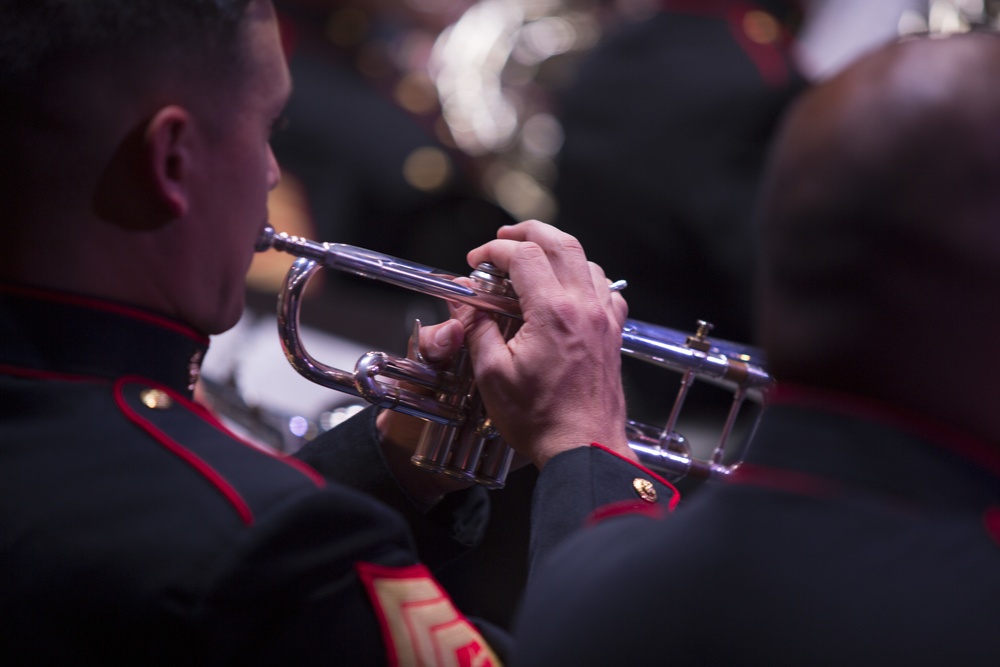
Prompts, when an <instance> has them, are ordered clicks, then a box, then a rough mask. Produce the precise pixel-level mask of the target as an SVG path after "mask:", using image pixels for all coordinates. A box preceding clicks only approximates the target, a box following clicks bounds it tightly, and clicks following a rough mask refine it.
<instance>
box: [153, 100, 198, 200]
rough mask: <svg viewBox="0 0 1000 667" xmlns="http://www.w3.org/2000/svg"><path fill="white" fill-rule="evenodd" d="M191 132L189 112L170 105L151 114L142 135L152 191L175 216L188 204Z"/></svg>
mask: <svg viewBox="0 0 1000 667" xmlns="http://www.w3.org/2000/svg"><path fill="white" fill-rule="evenodd" d="M191 132H192V125H191V115H190V114H189V113H188V112H187V110H185V109H184V108H183V107H179V106H175V105H172V106H166V107H163V108H162V109H160V110H159V111H157V112H156V114H154V115H153V117H152V118H151V119H150V120H149V122H148V123H147V124H146V132H145V136H144V137H143V139H144V141H143V144H144V149H145V155H144V159H145V161H146V165H145V166H146V168H147V173H148V174H149V177H150V178H151V183H150V185H151V186H152V188H153V194H154V195H155V196H156V198H157V199H158V200H159V202H160V203H161V204H162V205H163V206H164V207H165V208H166V211H167V212H169V214H170V215H171V217H175V218H176V217H180V216H183V215H185V214H187V212H188V207H189V205H190V192H189V189H188V186H189V183H188V179H189V177H190V169H191V165H192V155H191V149H192V147H191V144H190V141H191V138H192V134H191Z"/></svg>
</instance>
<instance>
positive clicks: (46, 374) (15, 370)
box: [0, 364, 111, 384]
mask: <svg viewBox="0 0 1000 667" xmlns="http://www.w3.org/2000/svg"><path fill="white" fill-rule="evenodd" d="M0 375H10V376H13V377H20V378H29V379H32V380H62V381H65V382H93V383H95V384H110V383H111V381H110V380H108V379H107V378H102V377H94V376H90V375H75V374H72V373H56V372H53V371H45V370H39V369H36V368H22V367H21V366H11V365H8V364H0Z"/></svg>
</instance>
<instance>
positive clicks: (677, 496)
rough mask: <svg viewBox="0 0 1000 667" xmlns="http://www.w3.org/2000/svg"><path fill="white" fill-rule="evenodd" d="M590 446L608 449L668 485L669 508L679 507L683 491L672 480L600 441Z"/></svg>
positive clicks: (609, 452) (613, 454) (610, 452)
mask: <svg viewBox="0 0 1000 667" xmlns="http://www.w3.org/2000/svg"><path fill="white" fill-rule="evenodd" d="M590 446H591V447H597V448H598V449H602V450H604V451H606V452H607V453H608V454H611V455H612V456H617V457H618V458H620V459H621V460H622V461H625V462H626V463H629V464H631V465H634V466H635V467H636V468H638V469H639V470H642V471H643V472H644V473H645V474H647V475H649V476H650V477H653V478H655V479H656V481H658V482H660V483H661V484H664V485H666V486H667V487H669V489H670V490H671V492H672V495H671V496H670V501H669V502H668V503H667V509H669V510H670V511H671V512H673V511H674V508H675V507H677V503H679V502H680V501H681V493H680V491H678V490H677V487H676V486H674V485H673V484H671V483H670V482H668V481H667V480H665V479H664V478H662V477H660V476H659V475H657V474H656V473H655V472H653V471H652V470H650V469H649V468H647V467H646V466H643V465H640V464H638V463H636V462H635V461H633V460H632V459H628V458H625V457H624V456H622V455H621V454H619V453H618V452H615V451H612V450H610V449H608V448H607V447H605V446H604V445H602V444H601V443H599V442H592V443H590Z"/></svg>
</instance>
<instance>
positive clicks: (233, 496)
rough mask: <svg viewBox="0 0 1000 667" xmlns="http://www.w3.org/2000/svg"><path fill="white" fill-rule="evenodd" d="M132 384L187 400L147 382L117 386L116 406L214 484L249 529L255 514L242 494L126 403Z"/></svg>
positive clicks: (120, 382) (121, 381)
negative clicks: (126, 386) (126, 389)
mask: <svg viewBox="0 0 1000 667" xmlns="http://www.w3.org/2000/svg"><path fill="white" fill-rule="evenodd" d="M129 382H132V383H136V384H143V385H147V386H152V387H155V388H157V389H159V390H161V391H164V392H166V393H167V395H169V396H170V397H171V398H172V399H174V400H177V401H179V402H181V403H184V402H185V401H184V399H183V397H182V396H180V395H179V394H178V393H177V392H175V391H173V390H171V389H170V388H169V387H164V386H162V385H157V384H154V383H152V382H150V381H148V380H145V379H143V378H136V377H122V378H119V379H118V381H117V382H115V389H114V391H115V402H116V403H118V408H119V409H120V410H121V411H122V413H123V414H124V415H125V416H126V417H127V418H128V419H129V421H131V422H132V423H133V424H135V425H136V426H138V427H139V428H141V429H142V430H144V431H145V432H146V433H148V434H149V435H151V436H152V437H153V438H154V439H155V440H156V441H157V442H159V443H160V444H161V445H163V446H164V447H165V448H166V449H167V450H169V451H170V452H171V453H173V454H176V455H177V456H178V457H179V458H181V459H182V460H184V461H185V462H186V463H188V464H189V465H190V466H191V467H192V468H194V469H195V470H196V471H198V473H199V474H201V476H202V477H204V478H205V479H207V480H208V481H209V482H211V484H212V485H213V486H214V487H215V488H216V489H218V490H219V492H220V493H221V494H222V495H223V496H224V497H225V498H226V499H227V500H228V501H229V502H230V504H231V505H232V506H233V507H234V508H235V509H236V512H237V513H238V514H239V515H240V519H242V520H243V523H244V524H246V525H248V526H250V525H253V512H251V511H250V506H249V505H247V503H246V501H245V500H243V497H242V496H240V494H239V492H238V491H236V489H234V488H233V486H232V485H231V484H230V483H229V482H228V481H226V479H225V478H224V477H223V476H222V475H220V474H219V473H218V472H217V471H216V470H215V468H213V467H212V466H210V465H209V464H208V463H206V462H205V461H203V460H202V459H201V458H200V457H199V456H198V455H197V454H195V453H194V452H192V451H191V450H189V449H187V448H186V447H184V445H182V444H180V443H179V442H177V441H176V440H174V439H173V438H171V437H169V436H168V435H167V434H166V433H164V432H163V431H160V430H159V429H156V428H154V427H153V425H152V424H150V423H149V422H148V421H146V420H145V419H143V418H142V417H141V416H140V415H139V414H138V413H137V412H136V411H135V410H133V409H132V406H130V405H129V404H128V401H127V400H125V384H126V383H129Z"/></svg>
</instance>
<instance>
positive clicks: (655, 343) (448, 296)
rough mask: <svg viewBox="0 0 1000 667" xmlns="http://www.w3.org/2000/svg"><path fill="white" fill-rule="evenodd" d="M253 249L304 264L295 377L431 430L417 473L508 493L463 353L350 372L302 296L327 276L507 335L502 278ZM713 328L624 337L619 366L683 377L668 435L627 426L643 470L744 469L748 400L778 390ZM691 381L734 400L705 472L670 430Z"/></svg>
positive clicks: (310, 244)
mask: <svg viewBox="0 0 1000 667" xmlns="http://www.w3.org/2000/svg"><path fill="white" fill-rule="evenodd" d="M256 249H257V250H258V251H265V250H268V249H275V250H278V251H281V252H285V253H288V254H291V255H294V256H295V257H296V258H297V259H296V260H295V262H294V263H293V264H292V267H291V268H290V269H289V271H288V274H287V275H286V277H285V281H284V285H283V287H282V289H281V291H280V292H279V294H278V313H277V320H278V333H279V338H280V341H281V346H282V349H283V350H284V353H285V357H286V358H287V359H288V362H289V363H290V364H291V365H292V367H293V368H294V369H295V370H296V371H297V372H298V373H299V374H301V375H302V376H304V377H305V378H307V379H309V380H311V381H313V382H315V383H318V384H320V385H322V386H325V387H329V388H331V389H335V390H337V391H341V392H345V393H347V394H350V395H353V396H357V397H360V398H363V399H364V400H365V401H367V402H369V403H371V404H373V405H377V406H379V407H382V408H386V409H391V410H396V411H398V412H401V413H404V414H408V415H411V416H414V417H418V418H420V419H423V420H426V421H427V422H428V423H427V425H426V426H425V428H424V430H423V433H422V435H421V438H420V441H419V442H418V445H417V448H416V450H415V453H414V454H413V456H412V461H413V463H414V464H416V465H418V466H420V467H422V468H425V469H427V470H430V471H432V472H441V473H444V474H447V475H450V476H452V477H456V478H458V479H463V480H468V481H472V482H476V483H478V484H481V485H483V486H486V487H488V488H500V487H502V486H503V485H504V482H505V480H506V477H507V474H508V472H509V470H510V465H511V461H512V458H513V450H512V449H511V448H510V447H509V446H508V445H507V444H506V443H505V442H504V441H503V439H502V438H501V437H500V434H499V433H498V432H497V430H496V429H495V428H494V427H493V425H492V423H491V422H490V419H489V416H488V415H487V413H486V410H485V407H484V405H483V402H482V399H481V398H480V396H479V393H478V391H477V389H476V383H475V377H474V374H473V372H472V368H471V362H470V360H469V358H468V354H467V353H466V351H465V350H464V349H463V350H461V351H460V352H459V353H458V354H457V355H456V357H455V359H454V360H453V361H452V362H451V364H450V366H449V367H448V368H445V369H442V368H435V367H433V366H430V365H428V364H426V363H423V362H422V361H421V360H420V359H419V358H418V359H409V358H406V357H399V356H395V355H392V354H388V353H386V352H379V351H372V352H368V353H366V354H364V355H363V356H362V357H361V358H360V359H358V361H357V363H356V364H355V368H354V370H353V371H345V370H341V369H338V368H335V367H332V366H329V365H326V364H324V363H322V362H320V361H318V360H316V359H315V358H313V357H312V355H310V354H309V352H308V351H307V350H306V349H305V346H304V345H303V343H302V340H301V338H300V335H299V312H300V308H301V299H302V294H303V290H304V289H305V287H306V285H307V284H308V282H309V280H310V278H311V277H312V276H313V275H314V274H315V273H316V272H317V271H319V270H320V269H321V268H324V267H325V268H331V269H336V270H339V271H344V272H347V273H351V274H354V275H358V276H363V277H366V278H369V279H373V280H377V281H380V282H385V283H388V284H391V285H396V286H398V287H402V288H404V289H409V290H412V291H415V292H419V293H422V294H426V295H429V296H433V297H437V298H441V299H445V300H448V301H452V302H456V303H461V304H466V305H470V306H473V307H475V308H478V309H480V310H484V311H487V312H490V313H493V314H494V315H497V316H499V317H498V318H497V321H498V323H499V324H500V327H501V331H502V332H503V333H504V334H505V335H508V336H509V335H512V334H513V332H514V331H515V330H516V328H517V326H518V322H519V321H520V320H521V309H520V306H519V303H518V300H517V295H516V294H515V293H514V291H513V288H512V287H511V285H510V282H509V281H508V280H507V278H506V277H505V276H504V275H502V273H501V272H499V271H498V270H497V269H496V267H494V266H492V265H490V264H485V263H484V264H480V265H479V266H478V267H476V268H475V269H474V270H473V271H472V273H471V274H469V275H468V276H459V275H457V274H453V273H449V272H446V271H441V270H439V269H435V268H432V267H428V266H424V265H421V264H417V263H414V262H409V261H406V260H403V259H399V258H397V257H392V256H390V255H385V254H382V253H378V252H374V251H372V250H367V249H364V248H359V247H357V246H350V245H346V244H341V243H320V242H316V241H312V240H309V239H305V238H302V237H298V236H290V235H288V234H285V233H279V232H275V230H274V229H273V228H271V227H267V228H265V229H264V230H263V232H262V233H261V236H260V238H259V240H258V242H257V247H256ZM459 278H462V280H459ZM623 286H624V281H619V282H618V283H613V284H612V285H611V286H610V289H621V288H622V287H623ZM711 328H712V325H711V324H709V323H708V322H703V321H701V322H699V323H698V328H697V330H696V331H695V333H694V334H690V335H689V334H685V333H683V332H679V331H676V330H674V329H670V328H667V327H662V326H657V325H653V324H649V323H646V322H640V321H638V320H627V321H626V323H625V326H624V328H623V330H622V354H624V355H627V356H629V357H634V358H637V359H640V360H642V361H645V362H648V363H651V364H654V365H656V366H660V367H662V368H667V369H669V370H672V371H675V372H679V373H681V374H682V378H681V385H680V389H679V391H678V395H677V397H676V399H675V400H674V404H673V407H672V409H671V411H670V415H669V417H668V419H667V422H666V424H665V425H664V426H662V427H654V426H651V425H648V424H643V423H639V422H635V421H632V420H629V421H628V423H627V424H626V432H627V434H628V439H629V446H630V447H631V448H632V450H633V451H634V452H635V453H636V455H637V456H638V458H639V460H640V461H641V462H642V463H643V464H644V465H645V466H647V467H649V468H651V469H652V470H655V471H657V472H660V473H662V474H665V475H667V476H669V477H672V478H673V479H680V478H683V477H692V478H695V479H709V478H720V477H725V476H727V475H729V474H730V473H731V472H732V471H733V469H734V468H735V466H736V465H738V464H727V463H726V462H725V461H724V454H725V448H726V444H727V441H728V439H729V436H730V435H731V433H732V430H733V427H734V425H735V424H736V420H737V418H738V416H739V414H740V410H741V407H742V406H743V404H744V402H745V400H746V399H747V398H752V399H754V400H755V401H757V402H761V403H762V402H763V401H764V400H765V397H766V392H767V390H768V389H769V388H770V387H771V386H772V385H773V384H774V380H773V378H772V377H771V376H770V375H769V374H768V373H767V371H766V370H765V369H764V367H763V365H761V363H760V362H759V359H761V358H762V356H763V355H762V354H761V353H760V352H759V351H758V350H756V349H755V348H753V347H751V346H747V345H740V344H737V343H732V342H729V341H723V340H719V339H711V338H709V336H708V334H709V332H710V331H711ZM696 379H704V380H707V381H709V382H711V383H713V384H717V385H721V386H723V387H725V388H726V389H730V390H731V391H732V392H733V401H732V403H731V405H730V408H729V412H728V414H727V416H726V420H725V423H724V425H723V428H722V432H721V434H720V436H719V440H718V442H717V444H716V446H715V449H714V450H713V452H712V454H711V456H710V457H709V458H708V459H706V460H699V459H697V458H695V457H694V456H693V455H692V454H691V450H690V447H689V446H688V443H687V441H686V439H685V438H684V437H683V436H682V435H680V434H679V433H677V432H676V430H675V428H676V425H677V421H678V418H679V416H680V413H681V409H682V407H683V404H684V399H685V397H686V396H687V394H688V392H689V390H690V388H691V386H692V384H693V382H694V381H695V380H696ZM406 385H409V386H413V387H415V388H416V389H410V388H408V386H406Z"/></svg>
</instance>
